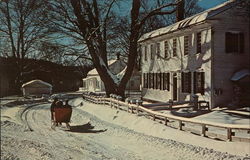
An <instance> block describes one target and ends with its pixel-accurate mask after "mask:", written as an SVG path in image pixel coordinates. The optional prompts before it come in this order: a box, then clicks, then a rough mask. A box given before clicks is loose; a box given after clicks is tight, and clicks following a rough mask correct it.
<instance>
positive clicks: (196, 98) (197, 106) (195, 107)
mask: <svg viewBox="0 0 250 160" xmlns="http://www.w3.org/2000/svg"><path fill="white" fill-rule="evenodd" d="M198 98H199V96H197V95H195V94H194V95H193V104H194V109H195V110H197V109H200V107H199V105H198Z"/></svg>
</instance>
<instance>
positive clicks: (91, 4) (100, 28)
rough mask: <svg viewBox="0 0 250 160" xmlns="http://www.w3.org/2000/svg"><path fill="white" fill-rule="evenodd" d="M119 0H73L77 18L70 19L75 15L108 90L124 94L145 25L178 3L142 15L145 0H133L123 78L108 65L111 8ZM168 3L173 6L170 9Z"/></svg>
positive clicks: (82, 36)
mask: <svg viewBox="0 0 250 160" xmlns="http://www.w3.org/2000/svg"><path fill="white" fill-rule="evenodd" d="M115 2H116V0H112V1H106V2H105V3H104V2H99V1H97V0H92V1H88V0H71V1H70V3H71V6H72V8H73V13H74V16H75V18H72V17H68V19H71V22H73V24H74V26H75V27H76V29H77V31H78V32H79V33H78V34H79V35H80V36H81V39H82V40H83V41H82V43H84V44H85V45H86V46H87V48H88V52H89V55H90V57H91V59H92V62H93V64H94V66H95V68H96V70H97V71H98V73H99V75H100V77H101V79H102V81H103V82H104V85H105V89H106V94H107V95H109V94H111V93H115V94H119V95H121V96H124V92H125V88H126V84H127V82H128V80H129V79H130V77H131V75H132V72H133V69H134V67H135V64H136V59H137V57H138V51H137V41H138V39H139V37H140V30H141V28H142V26H143V25H144V24H145V22H146V21H147V20H148V19H149V18H151V17H153V16H156V15H165V14H172V13H174V12H175V6H176V5H177V3H175V2H174V3H167V4H163V5H161V6H158V7H157V8H154V9H152V10H151V11H150V12H148V13H147V14H145V15H143V16H141V12H140V10H141V9H142V8H141V7H142V6H141V1H140V0H133V1H132V8H131V12H130V14H131V15H130V19H129V23H130V27H129V28H128V29H129V34H128V35H127V36H128V37H127V38H128V43H129V45H128V58H127V69H126V72H125V74H124V76H123V77H122V79H120V80H119V79H118V78H117V77H116V76H115V75H113V74H112V72H111V71H110V70H109V68H108V65H107V60H108V58H107V56H108V52H107V44H108V37H109V33H110V32H108V29H109V26H108V23H109V21H110V19H112V18H111V16H113V15H112V14H111V13H112V12H111V10H112V7H113V5H114V4H115ZM104 5H106V9H104V8H102V6H104ZM100 6H101V7H100ZM168 7H170V9H167V10H166V8H168Z"/></svg>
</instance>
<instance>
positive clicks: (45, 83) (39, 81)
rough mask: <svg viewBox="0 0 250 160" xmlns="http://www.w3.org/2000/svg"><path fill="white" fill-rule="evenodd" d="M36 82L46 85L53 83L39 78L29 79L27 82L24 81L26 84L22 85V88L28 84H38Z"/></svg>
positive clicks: (49, 85)
mask: <svg viewBox="0 0 250 160" xmlns="http://www.w3.org/2000/svg"><path fill="white" fill-rule="evenodd" d="M36 84H43V85H45V86H48V87H52V85H51V84H49V83H47V82H44V81H42V80H39V79H35V80H32V81H29V82H27V83H24V84H23V85H22V88H23V87H26V86H29V85H36Z"/></svg>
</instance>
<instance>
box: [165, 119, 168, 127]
mask: <svg viewBox="0 0 250 160" xmlns="http://www.w3.org/2000/svg"><path fill="white" fill-rule="evenodd" d="M168 122H169V120H168V119H167V118H165V125H166V126H167V125H168Z"/></svg>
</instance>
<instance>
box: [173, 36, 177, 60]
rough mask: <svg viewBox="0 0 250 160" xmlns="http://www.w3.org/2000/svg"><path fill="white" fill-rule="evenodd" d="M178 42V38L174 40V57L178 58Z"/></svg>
mask: <svg viewBox="0 0 250 160" xmlns="http://www.w3.org/2000/svg"><path fill="white" fill-rule="evenodd" d="M176 50H177V41H176V38H175V39H173V57H175V56H177V52H176Z"/></svg>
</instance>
